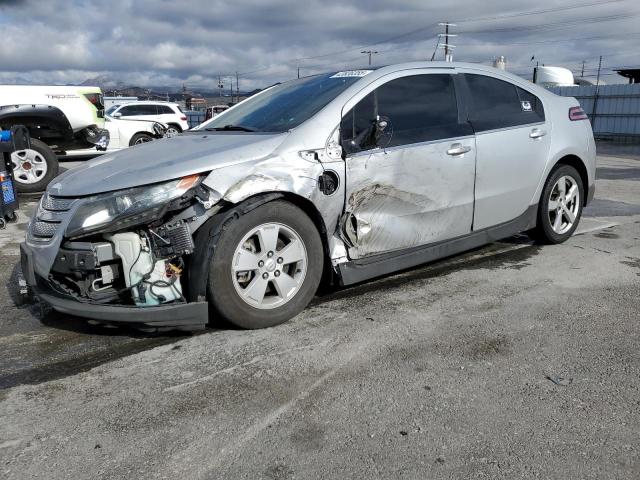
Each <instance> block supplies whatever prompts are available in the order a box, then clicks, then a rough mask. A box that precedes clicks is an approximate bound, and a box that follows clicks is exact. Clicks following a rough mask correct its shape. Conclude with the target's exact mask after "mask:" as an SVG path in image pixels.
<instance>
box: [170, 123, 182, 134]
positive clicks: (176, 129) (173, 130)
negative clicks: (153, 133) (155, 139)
mask: <svg viewBox="0 0 640 480" xmlns="http://www.w3.org/2000/svg"><path fill="white" fill-rule="evenodd" d="M181 133H182V129H181V128H180V127H179V126H178V125H176V124H175V123H169V124H167V133H166V135H167V137H175V136H176V135H179V134H181Z"/></svg>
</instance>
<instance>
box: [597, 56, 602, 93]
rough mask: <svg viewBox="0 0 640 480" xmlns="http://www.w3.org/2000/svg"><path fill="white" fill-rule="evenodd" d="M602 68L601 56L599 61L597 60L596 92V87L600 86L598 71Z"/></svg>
mask: <svg viewBox="0 0 640 480" xmlns="http://www.w3.org/2000/svg"><path fill="white" fill-rule="evenodd" d="M601 68H602V55H600V59H599V60H598V76H597V78H596V92H597V87H598V85H600V69H601Z"/></svg>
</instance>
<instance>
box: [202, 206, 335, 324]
mask: <svg viewBox="0 0 640 480" xmlns="http://www.w3.org/2000/svg"><path fill="white" fill-rule="evenodd" d="M323 260H324V254H323V249H322V241H321V239H320V234H319V233H318V230H317V228H316V227H315V225H314V223H313V222H312V221H311V219H310V218H309V217H308V216H307V215H306V214H305V213H304V212H303V211H302V210H300V209H299V208H298V207H296V206H295V205H292V204H290V203H288V202H285V201H274V202H269V203H266V204H264V205H261V206H259V207H257V208H256V209H254V210H252V211H250V212H248V213H247V214H245V215H243V216H241V217H240V218H238V219H237V220H235V221H234V222H233V223H231V224H230V225H229V226H228V227H225V229H224V231H223V233H222V234H221V237H220V240H219V241H218V243H217V245H216V249H215V251H214V254H213V258H212V261H211V265H210V267H209V298H210V300H211V302H212V306H213V308H214V310H215V312H216V313H217V314H219V315H220V316H222V317H223V318H224V319H226V320H228V321H230V322H231V323H233V324H235V325H237V326H239V327H242V328H251V329H253V328H264V327H270V326H273V325H278V324H280V323H283V322H286V321H287V320H289V319H291V318H293V317H294V316H296V315H297V314H298V313H300V312H301V311H302V310H303V309H304V308H305V307H306V306H307V304H308V303H309V302H310V301H311V299H312V298H313V296H314V295H315V293H316V290H317V289H318V285H319V284H320V279H321V278H322V269H323V264H324V262H323Z"/></svg>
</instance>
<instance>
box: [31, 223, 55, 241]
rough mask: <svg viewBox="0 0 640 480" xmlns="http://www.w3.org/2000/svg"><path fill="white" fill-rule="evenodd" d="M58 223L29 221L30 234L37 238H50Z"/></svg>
mask: <svg viewBox="0 0 640 480" xmlns="http://www.w3.org/2000/svg"><path fill="white" fill-rule="evenodd" d="M58 225H60V224H59V223H53V222H41V221H40V220H35V221H33V222H31V235H33V236H34V237H38V238H51V237H53V236H54V235H55V234H56V232H57V231H58Z"/></svg>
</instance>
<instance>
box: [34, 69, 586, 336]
mask: <svg viewBox="0 0 640 480" xmlns="http://www.w3.org/2000/svg"><path fill="white" fill-rule="evenodd" d="M107 157H108V158H107ZM594 185H595V144H594V141H593V134H592V132H591V127H590V124H589V122H588V121H587V117H586V115H585V114H584V112H583V111H582V109H581V108H580V107H579V104H578V102H577V101H576V100H575V99H573V98H566V97H558V96H556V95H554V94H552V93H550V92H548V91H546V90H544V89H542V88H540V87H537V86H536V85H533V84H531V83H529V82H527V81H525V80H523V79H521V78H520V77H517V76H514V75H511V74H509V73H506V72H504V71H501V70H496V69H493V68H490V67H483V66H480V65H475V64H464V63H459V64H456V63H444V62H425V63H422V62H418V63H407V64H401V65H393V66H388V67H384V68H380V69H378V70H357V71H342V72H335V73H330V74H324V75H316V76H312V77H307V78H302V79H299V80H294V81H291V82H287V83H283V84H280V85H276V86H274V87H272V88H269V89H267V90H264V91H262V92H261V93H259V94H257V95H255V96H253V97H251V98H249V99H247V100H245V101H244V102H241V103H239V104H238V105H236V106H234V107H232V108H230V109H229V110H227V111H226V112H224V113H222V114H220V115H219V116H217V117H215V118H214V119H212V120H210V121H209V122H206V123H204V124H203V125H201V126H199V127H198V128H197V129H196V130H193V131H190V132H186V133H185V134H183V135H180V136H177V137H174V138H169V139H162V140H158V141H155V142H151V143H148V144H145V145H143V146H141V147H139V148H134V149H128V150H124V151H121V152H116V153H113V154H108V155H107V156H106V157H103V158H102V159H100V160H99V161H92V162H89V163H87V164H86V165H84V166H82V167H80V168H77V169H75V170H70V171H68V172H66V173H64V174H63V175H61V176H60V177H59V178H58V179H56V181H55V182H53V183H52V184H51V185H50V186H49V188H48V189H47V194H46V195H45V197H44V198H43V199H42V201H41V203H40V205H39V207H38V209H37V211H36V212H35V214H34V217H33V219H32V221H31V223H30V225H29V228H28V232H27V238H26V242H25V243H23V244H22V266H23V272H24V273H25V275H26V276H27V279H28V282H29V284H30V285H32V286H33V289H34V291H35V293H36V294H37V295H38V296H39V297H40V300H41V301H42V302H44V303H45V304H49V305H51V306H52V307H53V308H55V309H57V310H59V311H61V312H66V313H71V314H76V315H80V316H85V317H89V318H93V319H97V320H101V321H110V322H128V323H136V324H138V325H142V326H145V327H152V328H162V327H179V328H185V329H197V328H202V327H203V326H204V325H205V324H206V322H207V320H208V312H209V305H210V307H211V311H212V312H214V315H216V316H218V317H221V318H224V319H226V320H228V321H230V322H232V323H234V324H236V325H238V326H240V327H244V328H261V327H268V326H272V325H276V324H279V323H281V322H284V321H286V320H288V319H290V318H292V317H293V316H295V315H296V314H298V313H299V312H300V311H302V309H304V307H305V306H306V305H307V304H308V302H309V301H310V300H311V298H312V297H313V296H314V294H315V292H316V290H317V288H318V286H319V284H320V282H321V281H323V280H324V281H328V282H333V283H335V284H338V285H349V284H353V283H357V282H361V281H364V280H367V279H370V278H374V277H377V276H380V275H386V274H388V273H391V272H395V271H398V270H401V269H406V268H409V267H412V266H415V265H418V264H421V263H425V262H429V261H432V260H435V259H437V258H441V257H444V256H449V255H452V254H456V253H459V252H462V251H464V250H468V249H471V248H475V247H478V246H480V245H483V244H486V243H488V242H492V241H495V240H498V239H500V238H504V237H507V236H510V235H513V234H515V233H518V232H523V231H532V232H533V233H534V234H535V236H537V237H538V238H539V239H540V240H541V241H543V242H546V243H560V242H563V241H565V240H566V239H567V238H569V237H570V236H571V235H572V233H573V232H574V231H575V229H576V227H577V225H578V222H579V221H580V217H581V214H582V208H583V206H584V205H586V204H587V203H588V202H589V201H590V200H591V198H592V197H593V194H594V189H595V187H594ZM207 302H208V303H207Z"/></svg>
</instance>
